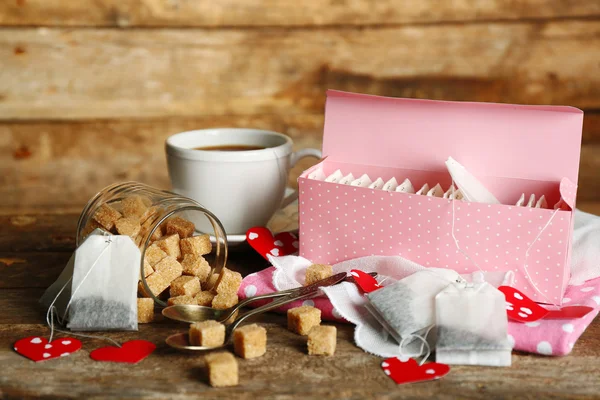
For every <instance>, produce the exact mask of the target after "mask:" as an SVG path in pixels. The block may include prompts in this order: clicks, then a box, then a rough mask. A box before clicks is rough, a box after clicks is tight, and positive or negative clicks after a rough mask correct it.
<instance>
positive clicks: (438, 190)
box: [427, 183, 444, 197]
mask: <svg viewBox="0 0 600 400" xmlns="http://www.w3.org/2000/svg"><path fill="white" fill-rule="evenodd" d="M443 195H444V190H443V189H442V187H441V186H440V184H439V183H438V184H437V185H435V186H434V187H432V188H431V189H430V190H429V191H428V192H427V196H429V197H442V196H443Z"/></svg>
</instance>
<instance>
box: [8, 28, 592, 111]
mask: <svg viewBox="0 0 600 400" xmlns="http://www.w3.org/2000/svg"><path fill="white" fill-rule="evenodd" d="M598 48H600V21H597V20H577V21H554V22H519V23H510V24H506V23H490V24H485V25H479V24H467V25H463V24H458V25H449V26H435V25H434V26H411V27H391V28H375V27H373V28H371V27H370V28H364V29H356V28H345V27H342V28H339V29H322V28H321V29H309V30H306V29H299V30H289V29H280V28H265V29H261V30H257V31H252V30H250V31H248V30H239V29H237V30H236V29H218V30H210V29H208V30H207V29H185V30H176V29H161V30H148V29H135V30H130V31H129V30H128V31H121V30H118V29H61V28H53V29H48V28H39V29H33V28H28V29H11V28H8V29H3V30H0V59H1V60H2V68H1V69H0V119H2V120H9V119H54V120H56V119H85V118H120V117H159V116H206V115H230V114H237V115H256V114H299V113H301V114H306V113H320V112H322V109H323V104H324V96H325V90H326V89H327V88H337V89H345V90H351V91H357V92H364V93H377V94H382V95H390V96H398V97H419V98H432V99H452V100H471V101H494V102H508V103H528V104H569V105H573V106H576V107H580V108H586V109H594V108H600V74H599V73H598V72H599V71H600V52H598V51H596V50H597V49H598ZM274 54H276V55H277V57H273V55H274Z"/></svg>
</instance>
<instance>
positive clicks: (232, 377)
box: [205, 352, 239, 387]
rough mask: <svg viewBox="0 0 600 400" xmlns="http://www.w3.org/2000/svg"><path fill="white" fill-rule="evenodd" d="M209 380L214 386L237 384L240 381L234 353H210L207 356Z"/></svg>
mask: <svg viewBox="0 0 600 400" xmlns="http://www.w3.org/2000/svg"><path fill="white" fill-rule="evenodd" d="M205 360H206V367H207V369H208V382H209V384H210V385H211V386H212V387H226V386H236V385H237V384H238V382H239V378H238V363H237V360H236V359H235V357H234V356H233V354H231V353H227V352H218V353H210V354H207V355H206V356H205Z"/></svg>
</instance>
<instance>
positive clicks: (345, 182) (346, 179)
mask: <svg viewBox="0 0 600 400" xmlns="http://www.w3.org/2000/svg"><path fill="white" fill-rule="evenodd" d="M352 181H354V175H352V174H351V173H350V174H348V175H346V176H345V177H343V178H342V179H340V181H339V182H338V183H339V184H340V185H349V184H351V183H352Z"/></svg>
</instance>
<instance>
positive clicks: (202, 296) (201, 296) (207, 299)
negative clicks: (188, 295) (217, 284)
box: [195, 292, 215, 307]
mask: <svg viewBox="0 0 600 400" xmlns="http://www.w3.org/2000/svg"><path fill="white" fill-rule="evenodd" d="M195 298H196V304H198V305H199V306H205V307H210V306H211V305H212V301H213V299H214V298H215V294H214V293H211V292H200V293H198V294H197V295H196V297H195Z"/></svg>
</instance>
